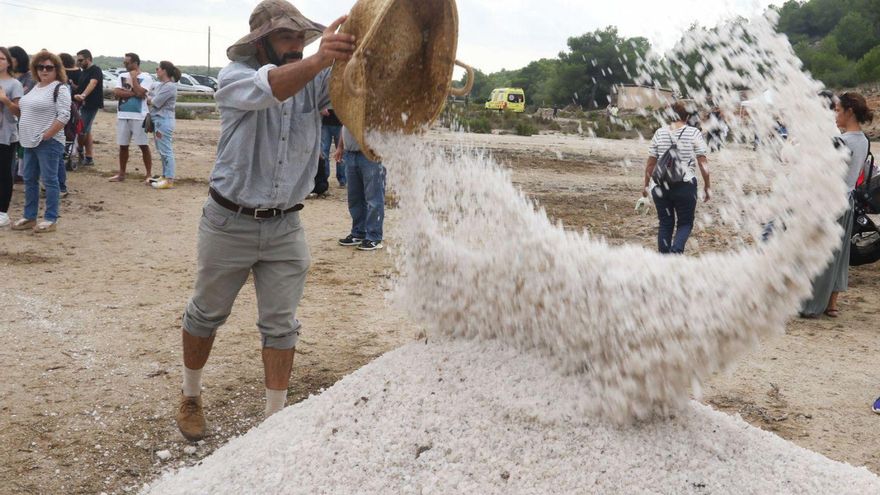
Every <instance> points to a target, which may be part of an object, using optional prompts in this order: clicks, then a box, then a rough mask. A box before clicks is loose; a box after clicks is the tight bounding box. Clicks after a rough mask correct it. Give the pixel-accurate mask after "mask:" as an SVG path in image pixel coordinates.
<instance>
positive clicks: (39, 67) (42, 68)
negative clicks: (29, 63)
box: [36, 65, 55, 72]
mask: <svg viewBox="0 0 880 495" xmlns="http://www.w3.org/2000/svg"><path fill="white" fill-rule="evenodd" d="M36 67H37V70H38V71H43V72H52V71H53V70H55V66H54V65H37V66H36Z"/></svg>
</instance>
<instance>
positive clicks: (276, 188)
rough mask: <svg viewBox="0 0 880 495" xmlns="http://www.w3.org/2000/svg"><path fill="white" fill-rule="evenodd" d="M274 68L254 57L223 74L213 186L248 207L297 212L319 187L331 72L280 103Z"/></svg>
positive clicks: (219, 100)
mask: <svg viewBox="0 0 880 495" xmlns="http://www.w3.org/2000/svg"><path fill="white" fill-rule="evenodd" d="M274 68H275V66H274V65H271V64H269V65H264V66H262V67H260V66H259V63H258V62H257V61H256V59H254V58H250V59H246V60H244V61H240V62H232V63H230V64H229V65H227V66H226V67H225V68H224V69H223V70H222V71H220V77H219V79H220V84H219V89H218V91H217V93H216V94H215V95H214V98H215V100H216V102H217V106H218V107H219V109H220V142H219V144H218V145H217V162H216V164H215V165H214V170H213V171H212V172H211V187H213V188H214V189H215V190H216V191H217V192H218V193H220V194H221V195H222V196H223V197H225V198H226V199H228V200H230V201H233V202H234V203H236V204H238V205H240V206H244V207H247V208H281V209H287V208H291V207H293V206H295V205H297V204H299V203H302V202H303V200H305V198H306V196H308V194H309V193H310V192H311V191H312V189H313V188H314V186H315V184H314V183H315V174H316V173H317V171H318V158H319V157H320V153H321V151H320V149H321V113H320V110H321V109H322V108H326V107H327V106H328V105H329V104H330V94H329V91H328V83H329V79H330V69H329V68H328V69H325V70H324V71H322V72H321V73H319V74H318V75H317V76H316V77H315V79H313V80H312V81H310V82H309V83H308V84H306V86H305V87H304V88H303V89H302V90H301V91H300V92H299V93H297V94H296V95H295V96H293V97H291V98H288V99H287V100H285V101H283V102H282V101H278V100H277V99H276V98H275V96H274V95H273V94H272V88H271V87H270V86H269V71H270V70H272V69H274Z"/></svg>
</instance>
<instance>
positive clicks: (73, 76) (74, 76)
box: [58, 53, 82, 94]
mask: <svg viewBox="0 0 880 495" xmlns="http://www.w3.org/2000/svg"><path fill="white" fill-rule="evenodd" d="M58 58H60V59H61V63H62V64H64V72H66V73H67V84H69V85H70V88H71V89H72V90H73V93H72V94H77V92H78V91H77V90H78V89H79V80H80V78H81V77H82V69H80V68H79V66H78V65H76V59H74V58H73V56H72V55H71V54H69V53H60V54H58Z"/></svg>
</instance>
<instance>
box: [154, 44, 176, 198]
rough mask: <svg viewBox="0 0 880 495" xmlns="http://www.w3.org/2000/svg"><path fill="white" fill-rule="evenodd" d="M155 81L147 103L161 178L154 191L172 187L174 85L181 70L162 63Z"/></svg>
mask: <svg viewBox="0 0 880 495" xmlns="http://www.w3.org/2000/svg"><path fill="white" fill-rule="evenodd" d="M156 79H158V80H159V84H156V85H154V86H153V89H151V90H150V95H151V96H150V98H149V99H148V103H149V107H150V118H151V119H152V120H153V129H154V131H153V132H154V134H155V137H156V150H158V152H159V158H161V160H162V178H160V179H159V180H157V181H155V182H153V184H152V185H153V187H154V188H156V189H171V188H173V187H174V174H175V170H174V169H175V163H174V149H173V147H172V138H173V136H174V124H175V115H174V108H175V105H176V103H177V81H179V80H180V69H178V68H177V67H175V66H174V64H172V63H171V62H169V61H167V60H163V61H162V62H159V67H157V68H156Z"/></svg>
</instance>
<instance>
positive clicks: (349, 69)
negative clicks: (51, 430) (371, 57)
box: [343, 52, 367, 97]
mask: <svg viewBox="0 0 880 495" xmlns="http://www.w3.org/2000/svg"><path fill="white" fill-rule="evenodd" d="M360 63H361V59H360V58H359V57H358V53H357V52H355V53H354V55H352V56H351V59H349V61H348V63H347V64H346V65H345V73H344V74H343V76H344V79H345V88H346V89H347V90H348V92H349V93H351V94H353V95H354V96H357V97H362V96H364V95H366V94H367V90H366V89H364V88H361V87H358V85H357V84H355V82H354V67H355V66H356V65H360Z"/></svg>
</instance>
